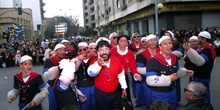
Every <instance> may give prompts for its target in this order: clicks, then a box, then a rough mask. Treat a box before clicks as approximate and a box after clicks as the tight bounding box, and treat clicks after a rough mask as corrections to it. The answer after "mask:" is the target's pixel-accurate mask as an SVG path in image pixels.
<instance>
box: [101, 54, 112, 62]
mask: <svg viewBox="0 0 220 110" xmlns="http://www.w3.org/2000/svg"><path fill="white" fill-rule="evenodd" d="M100 57H101V58H102V59H103V61H108V60H109V58H110V53H109V54H106V53H104V54H102V55H100Z"/></svg>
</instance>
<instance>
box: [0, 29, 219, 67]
mask: <svg viewBox="0 0 220 110" xmlns="http://www.w3.org/2000/svg"><path fill="white" fill-rule="evenodd" d="M202 30H206V31H209V32H210V34H211V35H212V43H213V45H214V46H215V50H216V55H217V56H219V55H220V41H219V38H220V29H216V28H214V29H212V30H210V29H208V28H207V29H202V28H198V27H195V28H194V29H189V30H172V32H173V33H174V35H175V37H176V38H177V40H178V41H179V42H180V43H184V42H185V41H188V39H189V38H190V37H191V36H193V35H196V36H197V35H198V33H199V32H200V31H202ZM165 31H166V30H165V28H164V27H162V28H161V31H160V35H158V36H157V37H159V38H160V37H161V36H162V35H164V32H165ZM145 34H147V33H145ZM145 34H143V35H142V36H146V35H145ZM97 38H98V36H94V37H90V38H84V37H82V38H72V37H68V38H67V40H68V41H70V43H71V44H72V46H73V47H74V48H75V49H77V48H76V47H77V44H78V43H79V42H82V41H85V42H87V43H90V42H94V41H96V39H97ZM59 42H60V39H56V40H54V39H51V40H47V39H44V40H42V41H40V40H39V39H37V40H23V41H20V42H14V43H12V42H3V43H0V68H3V67H13V66H18V63H17V62H16V61H18V60H19V55H18V54H21V56H23V55H29V56H31V57H32V58H33V64H34V65H36V64H39V65H43V62H44V60H43V58H44V53H45V51H46V49H47V48H50V49H51V50H52V49H53V47H54V46H55V45H56V44H57V43H59ZM21 56H20V57H21Z"/></svg>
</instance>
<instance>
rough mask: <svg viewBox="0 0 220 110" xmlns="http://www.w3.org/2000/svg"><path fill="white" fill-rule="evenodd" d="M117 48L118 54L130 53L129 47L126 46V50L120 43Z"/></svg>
mask: <svg viewBox="0 0 220 110" xmlns="http://www.w3.org/2000/svg"><path fill="white" fill-rule="evenodd" d="M116 48H117V52H118V54H120V55H125V54H127V53H128V47H126V49H125V50H124V51H122V50H121V49H120V48H119V46H118V45H117V46H116Z"/></svg>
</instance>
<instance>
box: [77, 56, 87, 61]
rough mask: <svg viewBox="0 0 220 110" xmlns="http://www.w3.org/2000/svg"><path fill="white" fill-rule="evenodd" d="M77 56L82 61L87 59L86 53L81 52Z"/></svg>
mask: <svg viewBox="0 0 220 110" xmlns="http://www.w3.org/2000/svg"><path fill="white" fill-rule="evenodd" d="M77 58H78V59H79V60H81V61H82V60H85V59H86V55H85V54H79V55H78V56H77Z"/></svg>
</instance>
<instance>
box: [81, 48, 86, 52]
mask: <svg viewBox="0 0 220 110" xmlns="http://www.w3.org/2000/svg"><path fill="white" fill-rule="evenodd" d="M86 50H87V48H84V49H79V52H82V51H86Z"/></svg>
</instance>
